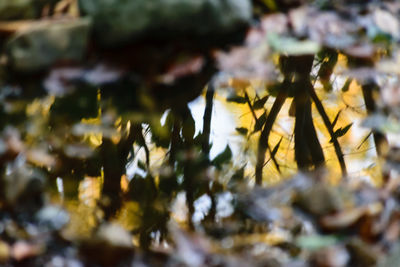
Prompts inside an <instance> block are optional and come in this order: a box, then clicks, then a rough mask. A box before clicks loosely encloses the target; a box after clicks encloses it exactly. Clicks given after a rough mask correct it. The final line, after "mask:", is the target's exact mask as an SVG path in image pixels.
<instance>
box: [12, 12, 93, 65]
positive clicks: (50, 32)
mask: <svg viewBox="0 0 400 267" xmlns="http://www.w3.org/2000/svg"><path fill="white" fill-rule="evenodd" d="M89 26H90V20H88V19H79V20H60V21H43V22H38V23H35V24H34V25H33V26H32V27H30V28H28V29H26V30H23V31H21V32H19V33H17V34H16V35H15V36H14V37H12V39H11V40H9V41H8V42H7V44H6V53H7V56H8V60H9V64H10V66H11V68H12V69H13V70H14V71H18V72H35V71H40V70H43V69H45V68H46V67H49V66H51V65H52V64H54V63H56V62H58V61H80V60H81V59H82V57H83V55H84V52H85V50H86V46H87V41H88V33H89Z"/></svg>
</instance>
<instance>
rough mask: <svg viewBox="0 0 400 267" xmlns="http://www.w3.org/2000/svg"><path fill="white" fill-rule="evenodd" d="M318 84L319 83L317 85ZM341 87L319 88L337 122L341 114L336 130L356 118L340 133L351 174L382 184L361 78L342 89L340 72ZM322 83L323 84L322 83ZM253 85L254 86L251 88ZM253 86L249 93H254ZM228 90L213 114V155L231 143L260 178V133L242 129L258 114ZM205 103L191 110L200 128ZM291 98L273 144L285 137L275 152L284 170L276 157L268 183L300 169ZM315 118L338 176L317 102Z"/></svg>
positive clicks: (267, 173)
mask: <svg viewBox="0 0 400 267" xmlns="http://www.w3.org/2000/svg"><path fill="white" fill-rule="evenodd" d="M316 86H318V84H317V85H316ZM334 86H335V88H337V89H336V92H333V93H329V92H328V93H327V92H325V91H323V90H322V89H320V90H317V93H318V94H319V97H320V99H321V100H322V102H323V104H324V107H325V109H326V112H327V114H328V116H329V117H330V118H331V121H333V120H334V118H335V117H336V116H337V115H338V114H339V115H338V119H337V122H336V124H335V130H337V129H340V128H344V127H346V125H349V124H351V123H352V125H351V128H350V130H349V131H348V132H347V133H346V134H345V135H344V136H341V137H340V138H339V143H340V145H341V147H342V150H343V153H344V157H345V161H346V164H347V168H348V172H349V176H350V177H353V178H357V177H359V178H361V179H364V180H367V181H369V182H371V183H373V184H376V185H378V184H379V183H380V179H381V173H380V167H379V166H378V165H377V164H378V163H377V162H378V161H377V155H376V150H375V147H374V142H373V139H372V136H371V135H370V131H369V130H368V129H365V128H363V127H362V126H361V122H362V120H363V118H365V114H366V112H365V107H364V103H363V99H362V95H361V92H360V90H361V89H360V86H359V85H358V84H357V83H356V82H352V83H351V85H350V86H349V89H348V91H346V92H343V93H342V92H340V91H339V90H340V89H339V88H341V87H342V86H343V82H342V83H341V82H340V77H338V78H337V80H336V81H335V83H334ZM317 88H318V87H317ZM247 90H248V91H249V90H251V88H247ZM254 93H255V92H254V90H253V92H251V91H249V94H254ZM225 95H226V94H225V93H224V92H220V94H219V95H218V94H217V96H216V97H215V99H214V107H213V114H212V120H211V135H210V141H211V143H212V148H211V151H210V157H211V158H214V157H215V156H216V155H218V154H219V153H221V152H222V151H223V150H224V149H225V147H226V145H227V144H228V145H229V146H230V147H231V149H232V153H233V159H234V165H236V166H243V164H246V171H247V175H248V176H249V177H252V178H254V176H253V173H254V164H255V157H254V155H255V153H256V142H257V140H258V138H259V134H258V133H255V134H250V135H249V136H247V137H246V136H243V135H241V134H240V133H239V132H238V131H236V130H235V129H236V128H239V127H245V128H247V129H252V127H254V123H255V121H254V118H253V116H252V115H251V111H250V109H249V108H248V106H247V105H245V104H236V103H231V102H227V101H226V96H225ZM273 101H274V99H273V98H271V99H270V100H268V101H267V103H266V105H265V107H266V109H267V110H270V108H271V105H272V103H273ZM204 108H205V100H204V97H199V98H197V99H196V100H194V101H193V102H191V103H190V109H191V111H192V114H193V118H194V120H195V123H196V133H199V132H201V130H202V127H203V113H204ZM290 108H291V103H290V101H288V102H287V103H285V105H284V106H283V108H282V111H281V112H280V114H279V115H278V119H277V120H276V123H275V125H274V127H273V131H272V133H271V135H270V138H269V140H270V141H269V142H270V145H271V146H274V145H275V144H277V143H278V142H279V141H280V140H281V139H282V141H281V144H280V147H279V150H278V152H277V154H276V155H275V157H276V159H277V161H278V163H279V165H280V167H281V168H280V169H281V170H282V175H281V174H279V173H278V172H277V170H276V168H275V167H274V166H273V163H272V161H271V160H269V161H268V157H267V162H268V163H267V164H266V166H265V167H264V179H265V182H266V183H275V182H277V181H279V180H280V179H282V177H287V176H288V175H292V174H294V173H296V171H297V167H296V164H295V161H294V152H293V149H294V144H293V142H294V138H293V127H294V118H293V117H291V116H290V115H289V112H290V111H289V110H290ZM262 113H263V111H260V110H258V111H257V116H261V115H262ZM313 119H314V123H315V126H316V128H317V132H318V137H319V139H320V142H321V145H322V147H323V149H324V154H325V158H326V163H327V166H328V168H329V170H330V172H331V173H332V176H333V177H332V178H333V179H334V180H337V179H338V177H340V167H339V163H338V162H337V158H336V155H335V151H334V147H333V145H332V143H331V142H330V139H331V138H330V135H329V133H328V132H327V130H326V128H325V126H324V124H323V121H322V119H321V117H320V115H319V114H318V112H317V111H316V110H315V107H314V106H313Z"/></svg>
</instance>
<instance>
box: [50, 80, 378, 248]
mask: <svg viewBox="0 0 400 267" xmlns="http://www.w3.org/2000/svg"><path fill="white" fill-rule="evenodd" d="M343 83H344V82H343V81H341V78H340V77H339V76H338V77H337V78H336V80H335V82H334V83H333V90H334V92H326V91H324V90H323V89H322V86H321V85H320V84H318V83H316V85H315V88H316V92H317V94H318V97H319V99H320V100H321V102H322V103H323V105H324V108H325V110H326V113H327V115H328V116H329V118H330V120H331V122H332V121H335V127H334V130H335V131H338V130H340V129H343V128H346V127H348V126H349V125H351V127H350V129H349V131H348V132H346V133H345V134H344V135H343V136H340V137H339V138H338V139H339V143H340V145H341V148H342V150H343V153H344V158H345V161H346V164H347V169H348V173H349V176H350V177H351V178H352V179H357V178H359V179H363V180H366V181H368V182H370V183H372V184H375V185H379V184H380V182H381V179H382V177H381V168H380V166H379V161H378V160H377V155H376V150H375V148H374V142H373V139H372V136H371V134H370V132H369V130H367V129H363V128H362V127H361V121H362V119H363V118H364V117H365V114H366V112H365V107H364V102H363V98H362V94H361V88H360V86H359V85H358V84H357V83H356V82H354V81H353V82H352V83H351V84H350V86H349V88H348V90H347V91H346V92H341V91H340V88H341V87H343ZM228 92H229V90H217V92H216V94H215V97H214V101H213V111H212V119H211V131H210V143H211V144H212V146H211V150H210V159H211V160H212V159H214V158H216V157H217V156H218V155H220V153H221V152H223V151H224V150H225V148H226V146H227V145H229V147H230V149H231V151H232V155H233V156H232V162H230V163H229V164H226V165H225V166H224V167H223V168H222V169H218V168H211V170H209V174H208V175H209V176H211V177H212V179H215V180H213V181H218V182H219V183H220V184H222V185H224V186H228V185H227V184H228V182H229V179H231V177H232V175H233V173H234V172H235V171H237V170H239V169H241V168H243V167H244V177H246V179H247V180H246V182H247V183H249V184H254V180H255V175H254V170H255V166H256V153H257V143H258V140H259V138H260V129H257V123H256V120H255V117H256V118H258V119H260V118H262V117H263V116H266V115H265V114H268V112H269V111H270V110H271V106H272V105H273V103H274V101H275V98H274V97H272V96H271V97H269V98H268V99H267V101H265V103H264V105H263V106H262V107H258V108H257V109H256V110H251V108H250V106H249V105H248V103H246V102H244V103H232V102H231V101H227V97H228V96H227V94H228ZM236 93H237V94H240V93H243V91H237V89H236ZM245 93H246V94H247V95H248V97H249V98H250V99H251V100H252V101H253V100H254V99H255V98H256V96H257V97H259V98H261V97H265V96H264V95H262V93H264V94H265V93H266V92H258V91H256V90H255V89H254V88H252V87H251V86H248V87H246V88H245ZM259 94H260V95H259ZM253 103H254V101H253ZM205 106H206V103H205V99H204V96H200V97H198V98H197V99H195V100H194V101H192V102H191V103H190V104H189V108H190V111H191V113H192V116H193V119H194V122H195V136H196V135H199V134H201V133H202V131H203V116H204V110H205ZM292 108H293V107H292V99H289V101H286V103H285V104H284V105H283V107H282V109H281V112H280V113H279V115H278V117H277V119H276V122H275V123H274V125H273V128H272V131H271V134H270V137H269V145H270V147H271V148H277V150H276V151H275V152H276V153H275V155H274V160H275V162H274V161H273V160H272V159H271V151H269V152H267V154H266V161H265V166H264V168H263V177H264V181H263V182H264V184H265V185H269V184H274V183H277V182H279V181H281V180H282V179H284V178H285V177H289V176H290V175H293V174H295V173H296V172H297V171H298V169H297V166H296V161H295V156H294V136H293V130H294V124H295V118H294V117H293V116H292V115H291V109H292ZM170 112H171V110H168V111H166V112H165V113H164V114H163V116H162V117H161V121H160V123H161V125H165V124H166V120H167V119H166V118H167V116H168V114H169V113H170ZM312 117H313V120H314V125H315V128H316V130H317V135H318V138H319V141H320V143H321V146H322V148H323V152H324V156H325V159H326V166H327V168H328V169H329V176H330V178H331V181H332V182H337V181H338V180H339V179H340V177H341V172H340V165H339V163H338V160H337V156H336V154H335V149H334V146H333V144H332V143H331V137H330V134H329V133H328V131H327V130H326V127H325V125H324V123H323V120H322V118H321V116H320V115H319V113H318V112H317V110H316V108H315V106H314V105H313V106H312ZM146 127H147V125H145V126H144V127H143V128H144V129H146ZM238 129H241V130H238ZM243 129H246V131H243ZM144 132H145V133H146V135H145V139H146V142H147V145H148V149H149V150H150V166H151V169H150V170H151V172H153V173H152V175H155V182H156V184H157V186H158V183H159V182H160V180H159V179H160V176H161V173H162V172H163V171H164V169H165V166H163V164H164V163H165V159H166V157H167V155H168V153H169V152H168V150H169V148H165V147H164V148H160V147H157V146H155V144H154V143H153V140H152V136H151V132H150V131H146V130H145V131H144ZM271 150H272V149H271ZM134 155H135V157H133V158H132V160H131V161H129V162H128V165H127V175H126V176H124V179H123V182H124V185H123V187H124V190H122V191H123V192H127V190H128V186H129V185H128V184H129V181H131V180H132V179H134V177H142V178H139V179H143V183H145V182H144V180H145V179H146V176H147V175H148V174H149V170H148V169H146V168H143V166H139V165H140V162H142V163H143V162H145V159H146V153H145V151H144V149H142V147H141V146H137V145H135V147H134ZM276 165H278V166H279V170H278V168H277V166H276ZM160 167H161V168H160ZM154 170H156V171H154ZM135 175H136V176H135ZM136 179H138V178H136ZM174 179H175V180H177V182H178V184H179V185H184V174H182V173H177V175H176V177H175V178H174ZM57 185H58V190H59V192H60V193H61V192H63V190H64V189H62V183H59V181H58V180H57ZM100 187H101V179H99V178H90V177H87V178H85V179H84V180H83V181H82V182H80V186H79V188H80V193H79V200H80V201H79V203H77V202H75V201H72V202H70V203H69V204H68V205H67V207H69V208H70V210H71V211H73V212H72V213H73V214H74V216H72V224H71V226H70V227H69V228H68V229H69V230H68V229H67V230H68V231H70V232H73V231H77V230H76V229H75V228H77V227H79V226H78V224H79V223H78V221H79V219H77V218H78V217H79V216H81V215H82V212H84V213H88V214H90V218H91V219H90V220H87V221H86V224H85V227H83V228H81V231H78V232H80V233H81V234H84V233H87V232H88V231H89V229H91V227H94V226H95V225H96V220H97V219H98V218H101V216H102V214H101V213H99V210H98V209H97V208H96V203H97V202H98V200H99V199H100V192H101V189H100ZM180 190H181V191H178V192H176V193H174V195H172V196H171V202H170V203H171V205H170V207H169V211H170V212H171V213H170V215H169V216H170V217H169V218H171V219H173V220H174V221H176V222H178V223H179V224H181V225H184V226H187V222H188V220H187V219H188V215H189V208H188V206H187V195H186V194H185V192H184V191H182V189H180ZM213 198H214V199H212V198H211V197H210V195H209V194H208V193H202V194H201V195H197V196H196V198H195V199H194V201H193V206H194V211H193V213H192V222H193V223H195V224H199V223H200V222H201V221H203V220H205V219H207V217H208V215H209V214H210V213H211V210H212V209H213V208H214V209H215V216H214V217H213V218H214V220H215V221H217V222H218V221H220V220H222V219H223V218H229V216H231V215H232V214H234V209H235V207H234V201H235V195H233V194H232V193H230V192H229V191H225V192H216V193H213ZM213 202H214V203H213ZM154 205H155V204H154ZM213 205H214V207H213ZM143 212H144V211H143V207H142V206H140V202H138V201H128V202H126V203H124V205H123V207H122V208H121V209H120V211H119V212H118V214H117V216H116V218H115V219H114V220H116V221H118V222H119V223H120V224H121V225H123V226H124V227H125V229H128V230H130V231H132V232H136V231H139V230H140V227H141V225H142V223H143V222H144V220H145V218H143V216H144V213H143ZM152 215H154V214H152ZM276 232H277V231H275V233H276ZM157 233H158V232H152V235H160V233H158V234H157ZM271 234H273V233H272V232H271ZM279 238H282V234H280V235H279ZM228 243H229V242H228Z"/></svg>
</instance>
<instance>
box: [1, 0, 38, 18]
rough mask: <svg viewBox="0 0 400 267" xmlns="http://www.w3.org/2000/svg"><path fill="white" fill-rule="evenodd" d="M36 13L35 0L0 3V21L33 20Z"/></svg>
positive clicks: (3, 1)
mask: <svg viewBox="0 0 400 267" xmlns="http://www.w3.org/2000/svg"><path fill="white" fill-rule="evenodd" d="M35 11H36V10H35V0H1V1H0V20H13V19H31V18H34V16H35V15H36V12H35Z"/></svg>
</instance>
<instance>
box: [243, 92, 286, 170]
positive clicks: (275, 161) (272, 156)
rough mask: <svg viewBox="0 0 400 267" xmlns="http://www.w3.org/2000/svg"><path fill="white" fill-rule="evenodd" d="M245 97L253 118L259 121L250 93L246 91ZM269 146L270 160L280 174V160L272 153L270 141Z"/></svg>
mask: <svg viewBox="0 0 400 267" xmlns="http://www.w3.org/2000/svg"><path fill="white" fill-rule="evenodd" d="M244 97H245V98H246V102H247V105H248V106H249V108H250V111H251V114H253V118H254V119H255V120H256V121H257V115H256V112H255V111H254V108H253V105H252V104H251V101H250V97H249V95H248V94H247V92H246V91H245V92H244ZM267 146H268V150H269V152H270V155H271V158H270V160H271V159H272V162H273V163H274V165H275V168H276V170H277V171H278V173H279V174H280V173H281V170H280V168H279V164H278V161H277V160H276V158H275V155H273V154H272V149H271V147H270V146H269V144H268V143H267ZM268 162H269V160H268V161H267V162H266V163H265V164H263V167H264V166H265V165H266V164H267V163H268Z"/></svg>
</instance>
